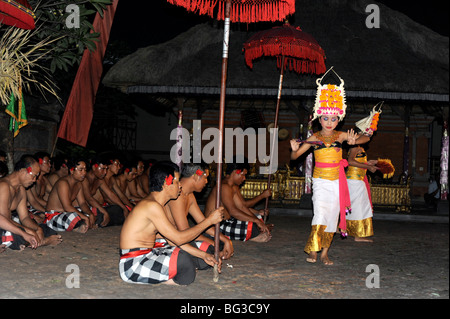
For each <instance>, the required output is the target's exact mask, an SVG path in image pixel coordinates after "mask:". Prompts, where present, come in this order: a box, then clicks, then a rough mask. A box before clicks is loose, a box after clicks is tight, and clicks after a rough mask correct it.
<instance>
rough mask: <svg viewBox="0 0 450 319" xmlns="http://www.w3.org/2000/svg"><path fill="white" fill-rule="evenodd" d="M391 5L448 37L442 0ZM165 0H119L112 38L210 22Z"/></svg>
mask: <svg viewBox="0 0 450 319" xmlns="http://www.w3.org/2000/svg"><path fill="white" fill-rule="evenodd" d="M378 2H381V3H383V4H385V5H386V6H389V7H390V8H392V9H394V10H397V11H400V12H402V13H404V14H406V15H408V16H409V17H410V18H411V19H413V20H414V21H416V22H418V23H420V24H423V25H425V26H427V27H429V28H430V29H432V30H434V31H436V32H438V33H440V34H442V35H444V36H447V37H448V36H449V33H448V29H449V25H448V22H449V10H448V7H449V6H448V5H446V3H447V2H444V1H442V0H428V1H420V2H419V1H404V0H401V1H400V0H379V1H378ZM208 20H209V17H206V16H202V17H199V16H198V15H196V14H194V13H189V12H187V11H186V9H184V8H181V7H176V6H174V5H171V4H169V3H167V1H165V0H151V1H142V0H139V1H138V0H120V1H119V5H118V8H117V12H116V16H115V18H114V24H113V28H112V31H111V39H122V40H125V41H127V42H128V43H129V45H130V46H131V47H132V49H137V48H139V47H145V46H148V45H151V44H157V43H161V42H165V41H168V40H170V39H172V38H173V37H175V36H176V35H178V34H179V33H181V32H183V31H185V30H187V29H189V28H190V27H192V26H194V25H196V24H198V23H203V22H205V21H208Z"/></svg>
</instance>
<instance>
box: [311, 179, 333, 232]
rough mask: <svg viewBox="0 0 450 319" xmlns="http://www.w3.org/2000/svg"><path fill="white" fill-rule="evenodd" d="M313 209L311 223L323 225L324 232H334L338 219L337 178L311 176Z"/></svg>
mask: <svg viewBox="0 0 450 319" xmlns="http://www.w3.org/2000/svg"><path fill="white" fill-rule="evenodd" d="M312 180H313V196H312V202H313V209H314V216H313V219H312V223H311V225H325V226H326V228H325V232H327V233H334V232H336V229H337V225H338V221H339V209H340V207H339V180H337V179H336V180H334V181H330V180H327V179H322V178H313V179H312Z"/></svg>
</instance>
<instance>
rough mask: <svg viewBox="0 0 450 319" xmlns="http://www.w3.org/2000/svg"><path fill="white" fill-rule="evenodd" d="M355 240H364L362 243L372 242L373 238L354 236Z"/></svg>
mask: <svg viewBox="0 0 450 319" xmlns="http://www.w3.org/2000/svg"><path fill="white" fill-rule="evenodd" d="M355 241H359V242H364V243H373V239H371V238H367V237H355Z"/></svg>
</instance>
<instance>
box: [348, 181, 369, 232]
mask: <svg viewBox="0 0 450 319" xmlns="http://www.w3.org/2000/svg"><path fill="white" fill-rule="evenodd" d="M347 184H348V190H349V192H350V201H351V203H352V211H351V213H350V214H347V216H346V220H347V231H348V234H349V235H350V236H357V237H367V236H372V235H373V226H372V216H373V211H372V205H371V204H370V200H369V194H368V193H367V188H366V185H365V183H364V181H360V180H354V179H347Z"/></svg>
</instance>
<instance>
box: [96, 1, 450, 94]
mask: <svg viewBox="0 0 450 319" xmlns="http://www.w3.org/2000/svg"><path fill="white" fill-rule="evenodd" d="M371 3H376V2H375V1H371V0H328V1H317V0H297V2H296V13H295V17H294V19H291V20H290V22H291V24H293V25H296V26H300V27H301V28H302V30H303V31H305V32H307V33H309V34H311V35H312V36H313V37H314V38H315V39H316V40H317V42H318V43H319V44H320V45H321V47H322V48H323V49H324V50H325V53H326V57H327V59H326V65H327V68H329V67H331V66H334V70H335V71H336V72H337V73H338V74H339V75H340V76H341V77H342V78H343V79H344V80H345V87H346V90H347V97H348V98H351V97H363V98H376V99H387V100H389V99H392V100H413V101H421V100H423V101H440V102H448V100H449V99H448V94H449V54H448V53H449V38H448V37H443V36H441V35H439V34H437V33H435V32H434V31H432V30H430V29H428V28H426V27H424V26H422V25H419V24H417V23H416V22H414V21H412V20H411V19H410V18H408V17H407V16H405V15H404V14H402V13H399V12H396V11H394V10H391V9H389V8H388V7H386V6H384V5H382V4H378V6H379V8H380V18H381V25H380V28H378V29H377V28H372V29H369V28H367V27H366V24H365V22H366V18H367V16H368V15H369V13H366V11H365V10H366V7H367V5H369V4H371ZM214 25H215V24H214V23H210V24H209V23H207V24H200V25H197V26H195V27H193V28H192V29H190V30H188V31H187V32H185V33H183V34H181V35H179V36H178V37H176V38H174V39H173V40H171V41H168V42H166V43H163V44H158V45H152V46H149V47H146V48H141V49H139V50H137V51H136V52H135V53H133V54H131V55H129V56H127V57H125V58H123V59H122V60H121V61H119V62H118V63H117V64H116V65H114V66H113V67H112V68H111V69H110V70H109V72H108V73H107V74H106V75H105V77H104V80H103V83H104V84H105V85H107V86H110V87H116V88H119V89H121V90H122V91H125V92H128V93H138V92H140V93H172V94H198V95H208V94H219V88H220V74H221V62H222V58H221V54H222V37H223V29H222V28H221V27H215V26H214ZM253 33H254V32H245V31H232V32H231V34H230V53H229V61H228V78H227V95H239V96H271V97H273V96H274V95H276V89H277V87H278V78H279V71H278V70H277V69H276V67H275V65H276V62H275V59H271V58H266V59H263V60H261V61H256V62H255V64H254V67H253V70H250V69H249V68H248V67H247V66H246V65H245V62H244V55H243V53H242V45H243V43H244V42H245V41H246V40H247V39H248V38H249V37H250V36H251V35H252V34H253ZM316 78H317V76H310V75H298V74H296V73H292V72H288V73H287V74H286V76H285V79H284V82H283V96H284V97H287V96H309V97H311V96H314V95H315V90H316V84H315V80H316Z"/></svg>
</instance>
